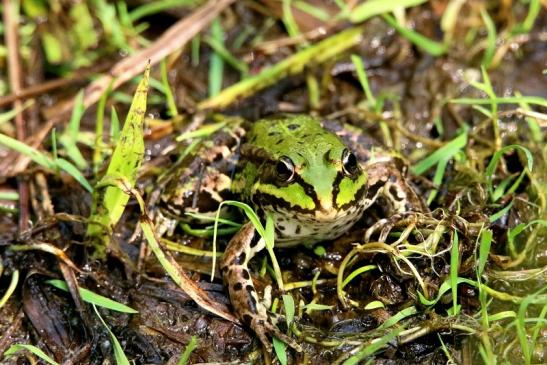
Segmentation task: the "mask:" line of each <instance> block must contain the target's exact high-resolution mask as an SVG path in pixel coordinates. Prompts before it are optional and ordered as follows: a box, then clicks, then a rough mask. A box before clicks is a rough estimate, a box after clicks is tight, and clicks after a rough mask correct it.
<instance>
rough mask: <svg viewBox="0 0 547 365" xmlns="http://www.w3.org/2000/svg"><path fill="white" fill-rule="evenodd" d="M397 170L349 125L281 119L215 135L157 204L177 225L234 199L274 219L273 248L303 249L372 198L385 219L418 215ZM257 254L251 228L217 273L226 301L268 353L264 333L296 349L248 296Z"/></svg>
mask: <svg viewBox="0 0 547 365" xmlns="http://www.w3.org/2000/svg"><path fill="white" fill-rule="evenodd" d="M404 167H405V165H404V164H403V163H401V160H400V159H398V158H394V157H393V156H392V155H390V154H389V153H386V152H385V151H383V150H382V149H379V148H377V147H374V145H373V143H372V142H371V140H370V139H369V138H367V137H366V136H364V135H363V133H362V132H361V131H360V130H358V129H357V128H355V127H348V126H345V125H343V124H341V123H339V122H336V121H325V120H320V119H318V118H316V117H312V116H308V115H289V116H282V117H278V118H269V119H262V120H258V121H256V122H254V123H252V124H250V125H249V126H247V127H246V126H245V123H243V122H242V123H235V125H232V126H231V127H230V128H224V129H222V130H220V131H218V132H217V133H215V135H214V136H213V137H212V138H211V140H210V141H208V142H206V143H204V144H203V145H202V146H201V147H200V148H199V149H198V150H197V151H196V153H195V154H193V155H192V156H191V160H189V161H188V163H187V164H186V167H185V169H184V170H182V172H181V173H180V174H178V175H175V178H174V179H170V181H169V182H168V184H167V185H166V188H165V191H166V193H164V194H163V195H162V197H161V203H162V206H163V208H164V211H165V212H166V214H167V215H168V216H172V217H180V216H181V215H182V214H184V213H185V212H189V211H194V212H207V211H209V212H212V211H215V210H216V208H217V207H218V204H219V202H220V201H222V200H224V199H234V198H235V199H237V200H242V201H245V202H248V203H249V204H251V205H252V206H253V207H254V208H255V210H256V212H257V214H258V215H259V216H260V217H262V218H264V217H266V215H270V216H271V217H272V218H273V219H274V226H275V247H291V246H297V245H303V244H307V245H309V244H314V243H317V242H320V241H327V240H331V239H335V238H337V237H340V236H341V235H343V234H344V233H345V232H347V231H348V230H349V229H350V228H351V227H352V226H353V225H354V223H356V222H357V221H358V220H359V219H361V217H362V216H363V212H364V211H365V210H366V209H367V208H368V207H370V206H371V205H372V204H373V203H374V202H375V201H376V200H377V199H378V198H379V197H382V202H383V204H382V205H383V207H384V210H385V211H388V212H389V214H395V213H403V212H411V211H415V212H426V211H427V210H428V209H427V206H426V205H425V204H424V203H423V201H422V199H421V198H420V197H419V196H418V194H417V193H416V192H415V191H414V190H413V188H412V187H411V186H410V185H409V183H408V181H407V179H406V177H405V168H404ZM264 247H265V243H264V240H263V239H262V238H261V237H260V235H259V234H258V233H257V232H256V230H255V228H254V226H253V225H252V224H251V223H246V224H244V225H243V226H242V227H241V229H240V230H239V231H238V232H237V233H236V234H235V235H234V236H233V238H232V239H231V240H230V242H229V243H228V246H227V248H226V250H225V252H224V255H223V258H222V260H221V264H220V269H221V272H222V277H223V279H224V282H225V284H226V286H227V287H228V292H229V296H230V301H231V303H232V305H233V307H234V310H235V313H236V315H237V317H238V318H239V319H240V320H241V321H242V323H244V324H245V325H247V326H248V327H250V328H251V329H252V330H253V331H254V332H255V333H256V334H257V335H258V337H259V339H260V341H261V342H262V343H263V345H264V346H265V347H266V348H267V349H271V345H270V341H269V338H268V337H269V336H272V335H275V336H276V337H278V338H280V339H281V340H283V341H284V342H286V343H287V344H289V345H290V346H292V347H294V348H296V349H300V346H299V345H298V344H297V343H296V342H295V341H294V340H293V339H292V338H290V337H288V336H287V335H285V334H284V333H282V332H281V331H280V330H279V329H278V328H277V327H276V326H275V324H274V322H275V316H274V315H272V314H270V313H268V309H267V306H266V305H264V302H263V301H261V300H260V298H259V296H258V294H257V292H256V290H255V287H254V284H253V281H252V278H251V274H250V272H249V267H248V263H249V261H250V260H251V259H252V258H253V256H255V255H256V254H257V253H258V252H259V251H261V250H262V249H263V248H264Z"/></svg>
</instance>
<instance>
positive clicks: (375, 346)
mask: <svg viewBox="0 0 547 365" xmlns="http://www.w3.org/2000/svg"><path fill="white" fill-rule="evenodd" d="M401 331H402V329H396V330H395V331H391V332H390V333H388V334H386V335H384V336H383V337H381V338H380V339H379V340H378V341H374V342H372V343H370V344H368V345H366V346H364V347H363V348H362V349H361V350H359V352H357V353H356V354H355V355H353V356H352V357H350V358H349V359H347V360H346V361H344V363H343V365H357V364H361V363H362V361H363V360H364V359H365V358H366V357H368V356H371V355H373V354H374V353H375V352H377V351H379V350H380V349H382V348H383V347H384V346H386V345H387V344H388V343H389V342H391V341H392V340H393V339H394V338H395V337H397V336H398V335H399V333H401Z"/></svg>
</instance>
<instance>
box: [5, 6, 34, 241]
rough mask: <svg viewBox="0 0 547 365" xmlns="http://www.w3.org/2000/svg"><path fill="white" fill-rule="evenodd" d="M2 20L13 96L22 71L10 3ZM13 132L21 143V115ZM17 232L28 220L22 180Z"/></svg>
mask: <svg viewBox="0 0 547 365" xmlns="http://www.w3.org/2000/svg"><path fill="white" fill-rule="evenodd" d="M2 3H3V8H4V12H3V18H4V25H5V31H4V39H5V42H6V46H7V49H8V70H9V72H8V74H9V85H10V89H11V91H12V92H13V93H14V94H18V93H19V92H20V91H21V89H22V80H23V77H22V69H21V61H20V59H19V40H18V38H17V35H18V34H19V33H18V25H19V14H18V13H16V12H15V7H13V6H12V5H13V4H12V1H10V0H3V1H2ZM22 106H23V105H22V102H21V101H20V100H15V101H14V102H13V107H14V108H15V109H21V108H22ZM15 130H16V135H17V139H18V140H20V141H23V140H24V139H25V136H26V131H25V120H24V119H23V113H18V114H17V115H16V116H15ZM18 187H19V232H23V231H25V230H27V229H28V227H29V225H28V220H29V187H28V183H27V182H26V181H25V180H24V178H21V179H19V181H18Z"/></svg>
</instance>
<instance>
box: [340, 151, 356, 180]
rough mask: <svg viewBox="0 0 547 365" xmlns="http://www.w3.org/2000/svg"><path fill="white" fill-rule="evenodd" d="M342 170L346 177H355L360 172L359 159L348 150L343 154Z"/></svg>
mask: <svg viewBox="0 0 547 365" xmlns="http://www.w3.org/2000/svg"><path fill="white" fill-rule="evenodd" d="M342 168H343V170H344V173H345V174H346V175H350V176H351V175H355V174H356V173H357V171H359V165H358V163H357V157H355V155H354V154H353V153H352V152H351V151H350V150H348V149H345V150H344V152H342Z"/></svg>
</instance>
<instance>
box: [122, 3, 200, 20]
mask: <svg viewBox="0 0 547 365" xmlns="http://www.w3.org/2000/svg"><path fill="white" fill-rule="evenodd" d="M198 4H199V1H197V0H156V1H151V2H149V3H145V4H143V5H141V6H139V7H137V8H135V9H134V10H132V11H131V12H130V13H129V19H130V20H131V21H132V22H135V21H137V20H139V19H141V18H144V17H146V16H149V15H154V14H157V13H160V12H162V11H165V10H167V9H172V8H176V7H183V6H184V7H194V6H196V5H198Z"/></svg>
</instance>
